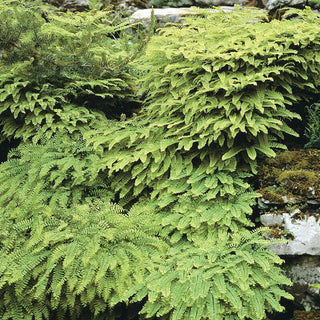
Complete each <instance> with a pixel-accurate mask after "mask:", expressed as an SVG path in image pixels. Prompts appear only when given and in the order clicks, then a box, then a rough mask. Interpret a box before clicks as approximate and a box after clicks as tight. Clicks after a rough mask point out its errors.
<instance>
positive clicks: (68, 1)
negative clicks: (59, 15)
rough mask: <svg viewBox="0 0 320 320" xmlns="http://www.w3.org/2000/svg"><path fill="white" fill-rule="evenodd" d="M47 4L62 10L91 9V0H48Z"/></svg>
mask: <svg viewBox="0 0 320 320" xmlns="http://www.w3.org/2000/svg"><path fill="white" fill-rule="evenodd" d="M46 2H47V3H49V4H52V5H54V6H56V7H59V9H60V10H66V9H74V10H82V9H86V8H89V0H46Z"/></svg>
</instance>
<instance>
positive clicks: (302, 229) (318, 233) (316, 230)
mask: <svg viewBox="0 0 320 320" xmlns="http://www.w3.org/2000/svg"><path fill="white" fill-rule="evenodd" d="M282 216H283V226H284V228H285V230H287V232H288V233H290V234H291V235H292V236H293V240H289V242H288V243H278V244H273V245H271V246H270V247H269V248H270V250H272V251H274V252H275V253H276V254H278V255H304V254H309V255H313V256H314V255H320V222H319V221H317V220H316V218H315V217H314V216H310V217H306V218H305V219H304V220H296V219H294V218H293V217H292V216H291V215H290V214H288V213H284V214H283V215H282Z"/></svg>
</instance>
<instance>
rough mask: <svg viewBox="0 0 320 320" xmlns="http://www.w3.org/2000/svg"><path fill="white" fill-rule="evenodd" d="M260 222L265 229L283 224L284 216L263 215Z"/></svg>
mask: <svg viewBox="0 0 320 320" xmlns="http://www.w3.org/2000/svg"><path fill="white" fill-rule="evenodd" d="M260 221H261V223H262V224H263V225H264V226H265V227H271V226H275V225H282V224H283V221H284V220H283V216H282V215H281V214H272V213H269V214H263V215H261V216H260Z"/></svg>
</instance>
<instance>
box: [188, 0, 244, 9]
mask: <svg viewBox="0 0 320 320" xmlns="http://www.w3.org/2000/svg"><path fill="white" fill-rule="evenodd" d="M247 3H248V0H194V4H195V5H196V6H198V7H208V8H210V7H217V6H234V5H239V6H245V5H246V4H247Z"/></svg>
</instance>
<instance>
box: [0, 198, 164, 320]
mask: <svg viewBox="0 0 320 320" xmlns="http://www.w3.org/2000/svg"><path fill="white" fill-rule="evenodd" d="M15 211H19V212H18V213H17V214H16V212H15ZM0 221H1V225H2V228H1V231H0V247H1V250H0V260H1V266H0V317H1V319H3V320H5V319H14V320H20V319H21V320H40V319H41V320H42V319H49V318H50V319H51V316H52V314H53V313H52V312H53V311H54V312H55V314H56V317H55V319H66V318H65V317H66V315H69V317H70V318H69V319H79V315H80V314H81V312H82V310H83V308H84V307H87V308H89V309H90V311H91V313H92V315H94V319H101V320H102V319H115V315H114V314H113V313H112V308H113V307H114V306H115V305H116V304H118V303H119V302H122V301H127V298H126V296H127V294H126V293H127V291H128V289H131V291H132V288H133V287H137V286H138V285H139V284H143V283H144V279H145V275H146V274H149V273H150V272H152V270H153V268H154V267H153V264H152V262H151V258H152V256H153V255H154V254H157V256H158V258H160V255H161V254H164V253H165V252H166V245H165V244H164V242H163V241H161V240H160V239H159V238H157V237H156V233H157V232H158V229H159V226H157V225H156V224H155V223H153V219H152V217H151V216H150V214H148V213H146V214H144V215H141V214H140V213H139V212H137V211H136V210H134V209H132V210H131V211H130V212H129V213H128V214H125V213H124V212H123V211H122V209H121V208H120V207H118V206H116V205H111V204H109V203H106V202H103V201H99V200H96V201H94V202H89V203H85V204H82V205H74V206H72V207H70V208H66V207H61V206H60V207H53V206H50V207H48V206H44V205H42V204H41V203H40V202H39V201H37V198H33V205H32V206H30V203H28V202H26V203H24V204H22V205H20V207H19V208H16V209H15V210H13V212H12V209H11V208H4V209H2V210H1V215H0ZM50 315H51V316H50Z"/></svg>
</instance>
